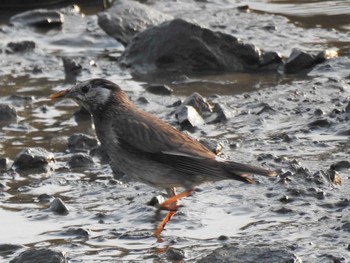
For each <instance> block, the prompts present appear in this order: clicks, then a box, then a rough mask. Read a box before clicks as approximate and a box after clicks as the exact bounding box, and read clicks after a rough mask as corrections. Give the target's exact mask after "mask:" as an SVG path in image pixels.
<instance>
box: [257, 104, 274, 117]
mask: <svg viewBox="0 0 350 263" xmlns="http://www.w3.org/2000/svg"><path fill="white" fill-rule="evenodd" d="M263 113H267V114H271V113H276V111H275V110H274V109H273V108H272V107H271V106H270V105H268V104H265V105H264V106H263V107H262V109H261V110H260V111H258V112H257V113H256V115H261V114H263Z"/></svg>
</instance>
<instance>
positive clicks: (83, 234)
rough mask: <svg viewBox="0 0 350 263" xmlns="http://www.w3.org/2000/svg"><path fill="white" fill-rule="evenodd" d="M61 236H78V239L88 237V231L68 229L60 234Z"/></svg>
mask: <svg viewBox="0 0 350 263" xmlns="http://www.w3.org/2000/svg"><path fill="white" fill-rule="evenodd" d="M61 234H62V235H66V236H78V237H84V238H86V237H88V236H89V231H87V230H85V229H83V228H80V227H79V228H69V229H67V230H65V231H64V232H62V233H61Z"/></svg>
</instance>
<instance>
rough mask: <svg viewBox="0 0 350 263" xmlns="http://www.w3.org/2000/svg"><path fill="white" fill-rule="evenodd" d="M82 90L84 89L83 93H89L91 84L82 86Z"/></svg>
mask: <svg viewBox="0 0 350 263" xmlns="http://www.w3.org/2000/svg"><path fill="white" fill-rule="evenodd" d="M81 91H82V92H83V93H87V92H88V91H89V86H82V87H81Z"/></svg>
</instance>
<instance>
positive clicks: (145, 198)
mask: <svg viewBox="0 0 350 263" xmlns="http://www.w3.org/2000/svg"><path fill="white" fill-rule="evenodd" d="M146 2H147V4H148V5H150V6H151V7H152V8H155V9H157V10H159V11H161V12H164V13H167V14H169V15H172V16H175V17H182V18H187V19H195V21H196V22H197V23H199V24H200V25H202V26H206V27H209V28H211V29H213V30H220V31H222V32H225V33H229V34H232V35H234V36H236V37H239V38H241V39H242V40H243V41H244V42H248V43H252V44H255V45H256V46H258V47H260V48H262V49H264V50H273V51H276V52H279V53H280V54H281V55H282V56H284V57H288V56H289V54H290V53H291V51H292V49H293V48H300V49H302V50H305V51H309V52H319V51H324V50H327V49H328V50H333V51H336V52H337V53H338V57H335V58H332V59H330V60H327V61H325V62H324V63H322V64H319V65H317V66H316V67H315V68H313V70H312V71H310V72H309V73H307V74H298V75H285V74H283V73H260V74H259V73H225V74H196V75H188V76H186V78H184V76H171V77H169V78H167V77H164V76H161V77H157V76H152V78H151V79H149V78H143V79H142V78H139V77H138V78H135V77H133V76H132V75H131V74H130V72H129V71H128V70H127V69H123V68H120V66H119V65H118V63H117V59H118V57H119V56H120V55H121V53H122V52H123V50H124V47H123V45H122V44H120V43H119V42H117V41H116V40H115V39H113V38H112V37H110V36H108V35H107V34H106V33H105V32H104V31H103V30H101V29H100V28H99V26H98V25H97V16H96V15H94V14H92V15H88V16H83V15H82V14H81V13H80V12H79V11H78V10H77V9H73V8H71V7H65V8H63V9H61V12H63V13H64V14H65V21H64V23H63V24H62V26H61V27H58V28H52V29H51V28H50V29H45V30H43V29H36V28H32V27H27V26H21V25H16V26H9V25H7V24H6V23H4V24H3V25H2V26H1V30H0V35H1V37H0V48H1V49H0V50H1V52H0V103H1V104H2V105H9V106H10V107H13V108H14V109H15V110H16V116H17V117H16V118H12V119H11V118H10V120H6V121H2V122H1V132H0V142H1V144H0V153H1V155H0V157H1V158H0V160H1V173H0V201H1V203H0V218H1V219H0V222H1V224H0V233H1V234H0V261H1V262H9V261H10V260H12V259H14V258H16V257H18V256H19V255H20V254H21V253H22V252H23V251H28V250H30V249H44V248H46V249H50V250H53V251H56V252H63V253H64V254H65V255H64V256H62V257H65V258H66V260H67V261H68V262H118V261H142V262H171V261H185V262H195V261H199V260H202V262H213V261H225V260H226V261H225V262H229V261H231V262H258V261H260V262H349V259H350V241H349V235H350V212H349V207H350V200H349V191H350V182H349V176H350V174H349V168H350V163H349V161H350V160H349V146H350V141H349V135H350V127H349V118H350V103H349V102H350V100H349V98H350V86H349V84H350V72H349V68H350V59H349V48H350V44H349V43H350V36H349V33H348V31H349V28H350V24H349V21H350V19H349V14H350V3H349V2H348V1H340V0H339V1H302V2H301V1H262V0H261V1H254V2H251V1H249V3H248V1H221V0H215V1H210V2H209V1H177V2H169V1H146ZM245 4H249V7H250V9H249V11H244V12H242V11H237V10H238V9H237V6H244V5H245ZM245 10H246V9H245ZM325 10H327V11H325ZM97 11H99V10H97ZM72 25H74V26H72ZM24 40H26V41H33V42H34V43H35V47H34V48H33V49H30V50H29V51H28V50H27V51H25V52H16V51H14V50H13V49H11V46H9V45H8V44H9V43H10V42H19V41H24ZM63 57H64V58H69V59H70V60H71V61H74V62H75V63H76V64H77V65H80V66H81V71H80V73H79V74H77V76H76V78H77V81H81V80H85V79H89V78H94V77H103V78H107V79H110V80H112V81H114V82H116V83H118V84H119V85H120V86H121V87H122V88H123V89H124V90H125V91H126V92H127V93H128V94H129V95H130V97H131V99H132V100H133V101H134V102H135V104H137V105H138V107H140V108H142V109H143V110H146V111H149V112H151V113H153V114H155V115H157V116H158V117H159V118H161V119H163V120H166V121H167V122H170V123H171V124H173V125H174V126H176V127H177V128H180V126H179V125H178V123H177V120H176V118H175V114H174V110H175V106H174V104H175V105H176V103H177V102H178V101H179V100H184V99H185V98H186V97H187V96H189V95H190V94H192V93H193V92H198V93H200V94H201V95H202V96H204V97H206V98H207V99H208V101H209V102H211V103H215V102H218V103H221V104H222V105H225V106H226V107H227V111H228V112H229V114H228V120H227V121H225V122H219V123H214V124H208V123H207V124H203V125H199V126H198V127H197V128H196V129H195V131H194V132H193V133H192V135H193V136H194V137H195V138H198V139H206V140H214V142H215V143H217V144H221V145H222V146H223V154H224V156H225V157H226V158H229V159H233V160H236V161H241V162H248V163H252V164H255V165H262V166H266V167H270V168H271V169H274V170H276V171H277V172H278V177H276V178H271V179H266V178H255V179H256V181H257V183H256V184H255V185H245V184H241V183H237V182H233V181H222V182H217V183H210V184H205V185H201V186H200V187H198V189H197V190H196V191H195V193H194V194H193V195H192V196H190V197H188V198H186V199H184V200H183V201H182V204H183V207H181V210H180V211H179V212H178V214H177V215H176V216H175V217H174V219H173V220H172V221H171V222H170V223H169V224H168V225H167V226H166V229H165V230H164V232H163V234H162V242H159V240H156V239H155V238H154V237H152V232H153V230H154V229H155V227H156V226H157V224H158V223H159V220H160V219H161V217H162V216H163V213H164V212H160V213H158V212H157V209H156V208H154V207H152V206H149V205H148V204H147V203H148V202H149V201H150V200H151V199H152V197H154V196H158V195H160V194H161V193H163V192H164V191H162V189H155V188H151V187H149V186H146V185H143V184H141V183H138V182H133V181H130V180H119V178H117V177H115V176H114V175H113V172H112V171H111V168H110V167H109V165H108V163H107V162H106V161H105V158H101V157H100V156H99V155H98V154H91V153H89V151H88V149H90V148H88V149H78V150H77V149H76V148H74V147H73V148H72V147H71V146H70V145H69V144H68V140H69V138H70V137H71V136H72V135H73V134H85V135H88V136H90V137H92V138H94V136H95V134H94V127H93V125H92V123H91V120H90V118H88V117H81V115H74V113H75V112H76V111H77V110H78V109H79V108H78V107H77V106H76V105H75V104H74V103H73V102H71V101H58V102H52V101H50V100H49V99H48V96H49V94H51V93H53V92H55V91H58V90H61V89H63V88H66V87H67V86H70V85H72V84H71V83H70V82H71V80H70V79H67V75H66V74H65V71H64V66H63V60H62V58H63ZM177 77H178V79H179V80H176V79H177ZM174 79H175V80H174ZM150 84H167V85H168V86H170V87H171V88H172V89H173V93H172V94H171V95H168V96H160V95H155V94H151V93H149V92H147V91H146V89H145V87H147V86H148V85H150ZM3 116H5V115H3ZM36 147H41V148H43V149H44V150H46V151H48V152H49V153H50V154H49V153H44V154H45V155H46V156H52V158H50V162H49V163H48V165H47V166H45V170H41V171H38V170H37V169H34V170H33V169H29V170H28V169H26V168H25V169H15V168H14V167H13V166H12V164H13V162H14V161H15V160H16V156H18V154H19V153H20V152H21V151H22V150H23V149H26V148H36ZM77 151H78V152H80V153H79V154H81V155H82V156H83V157H81V155H78V153H77ZM77 155H78V157H77ZM79 158H80V159H79ZM76 160H78V161H77V162H75V161H76ZM81 160H83V161H81ZM77 163H78V164H77ZM58 198H60V199H61V200H62V201H63V202H64V204H65V206H66V208H67V209H68V210H67V211H63V212H62V210H55V209H54V208H53V206H52V201H53V200H58ZM50 204H51V205H50ZM54 210H55V211H54ZM257 258H258V261H257ZM232 259H234V260H232ZM238 259H239V260H241V261H238ZM271 259H274V260H271ZM37 260H38V258H37ZM288 260H289V261H288ZM14 262H16V261H14ZM19 262H20V261H19Z"/></svg>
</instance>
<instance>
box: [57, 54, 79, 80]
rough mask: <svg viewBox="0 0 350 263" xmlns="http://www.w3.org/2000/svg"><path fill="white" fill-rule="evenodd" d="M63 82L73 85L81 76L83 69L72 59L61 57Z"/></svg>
mask: <svg viewBox="0 0 350 263" xmlns="http://www.w3.org/2000/svg"><path fill="white" fill-rule="evenodd" d="M62 62H63V67H64V74H65V80H66V82H68V83H75V82H76V79H77V77H78V76H79V75H80V74H81V72H82V70H83V67H82V66H81V65H80V64H79V63H78V62H76V61H75V60H74V59H72V58H68V57H62Z"/></svg>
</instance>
